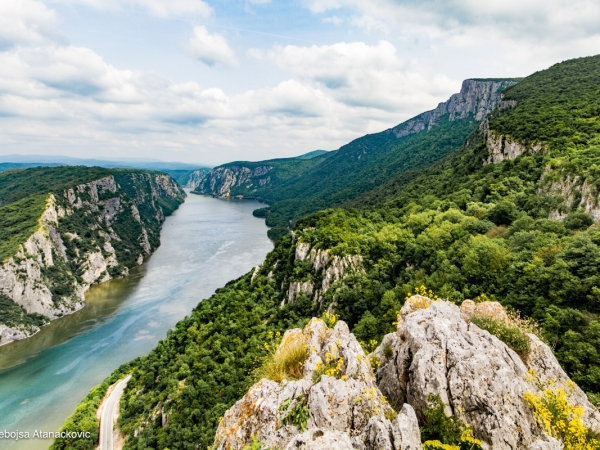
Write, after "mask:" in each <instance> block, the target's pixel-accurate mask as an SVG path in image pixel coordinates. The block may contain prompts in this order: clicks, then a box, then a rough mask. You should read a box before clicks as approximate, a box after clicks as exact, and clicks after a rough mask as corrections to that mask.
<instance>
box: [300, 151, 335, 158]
mask: <svg viewBox="0 0 600 450" xmlns="http://www.w3.org/2000/svg"><path fill="white" fill-rule="evenodd" d="M326 153H329V151H328V150H313V151H312V152H308V153H305V154H304V155H300V156H296V159H312V158H315V157H316V156H322V155H324V154H326Z"/></svg>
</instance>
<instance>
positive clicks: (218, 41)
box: [184, 26, 237, 67]
mask: <svg viewBox="0 0 600 450" xmlns="http://www.w3.org/2000/svg"><path fill="white" fill-rule="evenodd" d="M184 50H185V52H186V53H187V54H188V55H189V56H191V57H192V58H194V59H197V60H199V61H202V62H203V63H204V64H206V65H208V66H211V67H231V66H234V65H236V64H237V60H236V57H235V52H234V51H233V50H232V49H231V47H229V44H227V41H226V40H225V38H224V37H223V36H221V35H220V34H216V33H215V34H210V33H209V32H208V30H207V29H206V27H203V26H198V27H195V28H194V35H193V36H192V37H191V38H190V40H189V42H188V43H187V44H186V45H185V46H184Z"/></svg>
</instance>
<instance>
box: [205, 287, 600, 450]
mask: <svg viewBox="0 0 600 450" xmlns="http://www.w3.org/2000/svg"><path fill="white" fill-rule="evenodd" d="M482 311H484V312H486V313H487V314H492V315H493V316H494V317H496V318H498V320H503V317H506V313H505V312H504V310H503V308H502V307H501V306H500V305H499V304H498V303H489V302H487V303H485V304H480V305H475V304H473V302H470V301H466V302H465V303H464V304H463V307H462V308H461V309H459V307H458V306H456V305H454V304H452V303H450V302H446V301H432V300H430V299H428V298H425V297H421V296H413V297H411V298H410V299H408V300H407V302H406V303H405V305H404V306H403V308H402V310H401V313H400V316H399V320H398V329H397V332H396V333H392V334H389V335H387V336H385V338H384V339H383V341H382V343H381V345H380V346H379V347H378V348H377V350H376V351H375V352H374V353H373V354H371V355H365V353H364V352H363V350H362V348H361V346H360V345H359V344H358V342H357V341H356V339H355V338H354V336H353V335H352V334H351V333H350V332H349V330H348V327H347V326H346V324H344V323H343V322H338V323H337V324H336V326H335V328H334V329H333V330H332V329H329V328H328V327H327V325H326V324H325V323H324V322H323V321H321V320H319V319H312V321H311V322H310V323H309V324H308V325H307V326H306V327H305V328H304V329H303V330H300V329H294V330H289V331H287V332H286V334H285V335H284V337H283V340H282V342H281V345H280V347H279V349H278V352H280V353H282V352H285V351H286V350H289V349H290V348H293V347H297V346H299V345H300V346H305V348H306V349H307V354H306V360H305V361H304V363H303V367H302V372H301V376H300V377H298V378H297V379H292V378H290V379H283V380H282V381H273V380H269V379H262V380H261V381H259V382H258V383H257V384H255V385H254V386H253V387H252V388H251V389H250V390H249V391H248V393H247V394H246V395H245V396H244V397H243V398H242V399H241V400H240V401H238V402H237V403H236V404H235V405H234V406H233V407H232V408H230V409H229V410H228V411H227V412H226V414H225V415H224V417H223V420H222V421H221V423H220V425H219V428H218V430H217V433H216V437H215V443H214V444H215V447H216V448H218V449H234V450H235V449H240V450H241V449H243V448H244V446H245V445H247V444H249V443H250V442H252V440H254V441H257V442H260V443H262V444H263V448H281V449H296V448H302V449H317V448H328V447H331V448H336V449H369V450H370V449H390V450H398V449H420V448H422V447H421V435H420V431H419V423H420V424H421V425H422V426H423V425H424V424H426V422H425V414H424V412H425V411H426V410H427V409H428V408H429V406H430V403H429V398H431V397H430V396H431V395H434V396H438V397H439V398H440V399H441V401H442V402H443V403H444V404H445V405H446V407H445V414H446V415H447V416H456V417H457V418H458V419H459V420H460V421H461V422H463V423H465V424H466V425H467V426H469V427H470V428H471V430H472V432H473V435H474V437H475V438H476V439H479V440H480V441H481V447H482V448H483V449H486V450H487V449H490V450H491V449H494V450H496V449H497V450H503V449H511V450H516V449H530V450H537V449H548V450H559V449H562V448H563V446H562V443H561V442H559V441H558V440H556V439H554V438H552V437H549V436H547V435H546V434H545V433H544V431H543V430H542V429H541V428H540V424H539V422H538V421H537V420H536V417H535V416H534V412H533V410H532V408H531V406H530V405H529V404H528V403H527V402H526V401H525V396H526V394H527V393H533V394H538V393H539V392H540V390H541V389H543V388H542V387H541V386H540V385H539V384H537V383H536V382H535V381H533V378H532V374H535V376H536V379H537V380H542V381H544V380H547V381H550V382H551V383H553V385H554V386H555V387H556V388H561V389H564V390H565V391H566V392H568V393H569V394H568V396H569V402H570V403H571V404H573V405H578V406H579V407H580V408H581V410H582V412H583V422H584V424H585V426H586V427H587V428H588V429H590V430H591V431H593V432H598V431H600V414H599V412H598V411H597V410H596V408H595V407H594V406H593V405H592V404H591V403H590V402H589V401H588V400H587V397H586V396H585V394H584V393H583V391H581V390H580V389H579V388H578V387H576V386H575V387H574V385H573V383H572V382H571V381H570V380H569V378H568V377H567V375H566V374H565V373H564V371H563V370H562V369H561V367H560V365H559V364H558V362H557V361H556V358H555V357H554V355H553V354H552V351H551V350H550V348H548V347H547V346H546V345H545V344H544V343H543V342H541V341H540V340H539V339H538V338H537V337H536V336H534V335H528V339H529V342H530V350H529V351H528V352H527V354H526V355H519V354H517V353H516V352H514V351H513V350H511V349H510V348H509V347H508V346H507V345H506V344H504V343H503V342H502V341H500V340H499V339H498V338H497V337H495V336H493V335H491V334H490V333H489V332H487V331H484V330H482V329H480V328H479V327H477V326H476V325H475V324H473V323H471V317H472V315H473V314H474V312H479V313H481V312H482ZM371 365H374V370H375V372H372V367H371ZM374 373H375V376H374ZM435 448H439V447H435Z"/></svg>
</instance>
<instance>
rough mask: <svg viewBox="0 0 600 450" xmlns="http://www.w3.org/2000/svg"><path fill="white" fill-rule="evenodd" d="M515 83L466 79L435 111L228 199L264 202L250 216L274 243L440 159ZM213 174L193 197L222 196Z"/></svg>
mask: <svg viewBox="0 0 600 450" xmlns="http://www.w3.org/2000/svg"><path fill="white" fill-rule="evenodd" d="M517 81H518V79H498V80H478V79H472V80H466V81H465V84H464V85H463V89H462V90H461V93H460V94H456V95H454V96H452V97H451V99H450V100H449V101H448V102H446V103H444V104H440V105H439V106H438V108H436V109H435V110H432V111H428V112H426V113H423V114H420V115H419V116H416V117H414V118H412V119H410V120H408V121H406V122H404V123H402V124H400V125H398V126H397V127H394V128H393V129H388V130H385V131H383V132H380V133H375V134H370V135H366V136H363V137H361V138H359V139H356V140H354V141H352V142H350V143H349V144H347V145H344V146H342V147H341V148H340V149H339V150H337V151H335V152H329V153H327V154H325V155H323V156H326V159H324V160H322V161H319V164H314V165H307V166H306V167H301V166H299V165H298V162H295V163H294V162H293V161H292V164H294V167H297V168H298V170H297V171H298V173H297V174H294V175H295V176H286V177H280V178H279V179H278V180H277V182H274V183H268V184H265V185H264V186H262V187H261V188H258V189H256V187H255V186H252V187H251V188H250V189H238V188H236V189H233V190H232V191H231V195H238V196H244V197H251V198H256V199H258V200H260V201H263V202H265V203H268V204H269V206H268V207H265V208H262V209H259V210H257V211H256V212H255V215H257V216H259V217H266V221H267V225H268V226H269V227H271V229H270V230H269V237H271V238H272V239H278V238H280V237H281V236H283V235H284V234H285V233H287V232H288V231H289V227H290V223H292V224H293V222H294V221H295V220H298V219H299V218H301V217H304V216H306V215H307V214H310V213H313V212H316V211H319V210H321V209H324V208H328V207H334V206H341V205H345V204H346V203H347V202H349V201H351V200H354V199H356V198H357V197H360V196H363V195H366V194H367V193H369V192H371V191H373V190H374V189H376V188H378V187H379V186H382V185H385V184H387V183H390V182H391V180H398V177H399V176H402V177H403V178H402V180H403V182H406V181H408V180H410V179H412V178H414V177H415V176H416V175H417V174H419V173H420V171H421V170H423V169H424V168H427V167H429V166H430V165H431V164H433V163H435V162H437V161H439V160H441V159H443V158H444V157H445V156H447V155H448V154H450V153H452V152H453V151H455V150H456V149H458V148H459V147H460V146H461V145H462V144H463V142H464V140H465V139H466V137H467V136H468V135H469V134H470V133H471V132H472V131H473V130H474V129H475V128H476V127H477V125H478V123H479V121H480V120H481V119H482V118H483V117H482V114H478V113H480V110H479V104H480V103H482V102H485V101H488V102H492V103H494V104H495V103H496V102H497V101H499V100H500V93H501V92H502V90H503V89H505V88H506V87H508V86H511V85H513V84H515V83H516V82H517ZM474 86H478V87H479V89H478V88H477V87H475V88H474ZM467 99H469V100H471V101H470V102H469V101H466V100H467ZM461 102H464V104H461ZM465 104H468V105H469V106H465ZM474 105H476V106H474ZM314 159H316V158H314ZM314 159H313V160H314ZM311 161H312V160H311ZM241 164H242V163H231V164H229V165H225V166H229V167H231V165H241ZM243 164H249V163H243ZM267 164H268V162H267V161H261V162H257V163H253V166H249V165H247V167H257V166H264V165H267ZM225 166H221V167H225ZM217 169H219V168H217ZM219 175H221V174H220V173H219V172H218V171H216V172H215V173H214V176H213V181H212V182H210V183H206V184H205V186H204V187H203V188H202V189H199V192H202V193H209V194H213V195H217V196H222V195H223V193H222V192H218V191H216V190H215V189H214V188H213V186H219V181H220V179H219ZM266 176H268V175H265V177H266ZM222 178H223V177H221V179H222ZM215 179H216V180H217V181H216V182H215V181H214V180H215Z"/></svg>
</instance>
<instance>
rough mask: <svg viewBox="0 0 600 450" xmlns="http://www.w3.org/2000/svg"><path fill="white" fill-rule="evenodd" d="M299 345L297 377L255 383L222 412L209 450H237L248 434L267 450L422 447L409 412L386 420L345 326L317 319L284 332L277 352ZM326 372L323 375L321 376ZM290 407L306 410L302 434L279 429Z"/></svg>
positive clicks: (387, 412)
mask: <svg viewBox="0 0 600 450" xmlns="http://www.w3.org/2000/svg"><path fill="white" fill-rule="evenodd" d="M302 344H303V345H306V349H307V358H306V361H305V363H304V367H303V371H302V379H299V380H291V381H288V380H284V381H282V382H281V383H276V382H274V381H271V380H267V379H263V380H260V381H259V382H258V383H257V384H255V385H254V386H253V387H252V388H250V390H249V391H248V392H247V393H246V395H245V396H244V397H243V398H242V399H241V400H239V401H238V402H237V403H236V404H235V405H234V406H233V407H232V408H230V409H229V410H228V411H227V412H226V413H225V415H224V417H223V420H222V421H221V423H220V424H219V427H218V429H217V433H216V437H215V443H214V445H215V448H217V449H222V450H224V449H232V450H241V449H243V448H244V446H245V445H247V444H249V443H250V442H251V440H252V436H254V437H255V438H256V439H258V440H259V441H260V442H261V443H263V445H264V447H266V448H287V449H296V448H301V449H317V448H324V446H325V448H327V447H328V446H331V448H339V449H363V450H368V449H369V450H370V449H373V450H374V449H380V448H389V449H390V450H409V449H419V448H421V447H420V433H419V428H418V425H417V423H416V415H415V413H414V411H413V410H412V408H411V407H410V406H408V405H406V407H405V408H403V409H402V411H401V412H400V414H399V415H397V417H396V418H395V419H394V420H390V419H389V418H387V417H390V416H392V415H393V414H394V412H393V410H392V408H391V407H390V405H389V404H388V403H387V402H386V400H385V399H384V398H383V396H382V394H381V392H380V391H379V389H378V388H377V385H376V384H375V377H374V376H373V372H372V370H371V365H370V362H369V360H368V358H367V356H366V355H365V354H364V352H363V350H362V348H361V346H360V344H359V343H358V341H357V340H356V338H355V337H354V336H353V335H352V334H351V333H350V331H349V330H348V326H347V325H346V324H345V323H344V322H338V323H337V324H336V326H335V328H334V329H333V330H331V329H329V328H328V327H327V325H326V324H325V323H324V322H323V321H322V320H320V319H312V320H311V321H310V322H309V323H308V325H306V327H304V329H302V330H301V329H294V330H288V331H287V332H286V333H285V334H284V336H283V339H282V342H281V344H280V349H282V348H286V346H289V345H302ZM325 369H328V370H329V371H328V372H327V373H323V371H324V370H325ZM317 371H319V372H317ZM315 372H317V374H315ZM294 408H305V409H306V411H307V413H308V419H307V422H306V425H305V426H306V430H300V429H299V428H298V426H299V425H300V424H290V423H283V422H284V417H285V416H286V415H287V414H288V412H289V411H291V410H292V409H294ZM415 443H419V445H418V446H416V444H415ZM381 445H384V447H381Z"/></svg>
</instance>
